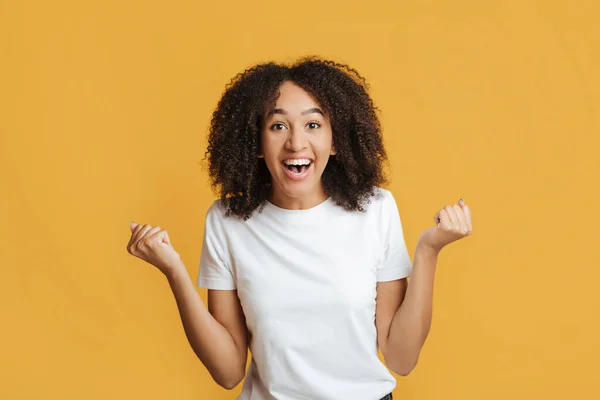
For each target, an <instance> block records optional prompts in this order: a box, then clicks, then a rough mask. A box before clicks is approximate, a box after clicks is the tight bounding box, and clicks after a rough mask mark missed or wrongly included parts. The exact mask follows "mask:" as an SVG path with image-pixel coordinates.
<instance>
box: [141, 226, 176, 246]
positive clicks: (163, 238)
mask: <svg viewBox="0 0 600 400" xmlns="http://www.w3.org/2000/svg"><path fill="white" fill-rule="evenodd" d="M149 235H150V232H148V235H147V236H149ZM152 236H153V237H154V238H160V242H161V243H165V244H166V245H168V246H171V239H170V238H169V234H168V233H167V231H166V230H165V229H160V228H159V230H158V231H155V232H152ZM171 247H173V246H171Z"/></svg>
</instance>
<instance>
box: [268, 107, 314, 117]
mask: <svg viewBox="0 0 600 400" xmlns="http://www.w3.org/2000/svg"><path fill="white" fill-rule="evenodd" d="M314 113H317V114H321V115H323V116H325V115H324V114H323V111H321V110H320V109H318V108H309V109H308V110H305V111H302V113H301V115H307V114H314ZM274 114H283V115H287V111H285V110H284V109H283V108H274V109H272V110H271V111H269V113H268V114H267V118H269V117H270V116H271V115H274Z"/></svg>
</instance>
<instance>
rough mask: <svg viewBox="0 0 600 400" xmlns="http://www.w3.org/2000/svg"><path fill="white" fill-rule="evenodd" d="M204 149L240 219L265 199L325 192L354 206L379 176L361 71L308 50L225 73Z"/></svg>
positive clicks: (297, 203)
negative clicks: (285, 61) (287, 61)
mask: <svg viewBox="0 0 600 400" xmlns="http://www.w3.org/2000/svg"><path fill="white" fill-rule="evenodd" d="M207 155H208V159H209V171H210V176H211V179H212V183H213V185H214V186H215V187H216V188H218V189H219V191H220V197H221V201H222V202H223V204H224V206H225V208H226V209H227V212H228V214H234V215H236V216H238V217H241V218H245V219H248V218H249V217H250V216H251V215H252V213H253V212H254V211H255V210H257V209H260V208H261V207H262V206H264V204H266V203H265V201H266V200H268V201H271V202H273V203H274V204H278V205H280V206H283V207H285V208H294V209H301V208H309V207H311V206H313V205H315V204H318V203H319V202H321V201H323V200H324V199H325V198H328V197H331V198H332V200H333V201H334V202H335V203H336V204H337V205H339V206H341V207H343V208H345V209H346V210H362V209H363V206H364V205H365V204H366V202H367V201H368V199H369V198H370V197H372V196H373V195H374V193H375V192H374V189H375V187H377V186H382V185H383V184H384V183H385V180H384V174H383V170H382V169H383V162H384V161H385V160H386V154H385V150H384V147H383V143H382V138H381V130H380V124H379V119H378V118H377V115H376V110H375V107H374V106H373V101H372V100H371V98H370V96H369V95H368V93H367V83H366V81H365V80H364V78H363V77H361V76H360V75H359V74H358V72H357V71H356V70H354V69H353V68H350V67H349V66H347V65H343V64H338V63H335V62H333V61H328V60H322V59H319V58H316V57H309V58H305V59H301V60H299V61H298V62H296V63H295V64H293V65H291V66H286V65H280V64H276V63H266V64H261V65H257V66H254V67H252V68H249V69H247V70H246V71H244V72H242V73H240V74H238V75H237V76H236V77H235V78H233V80H232V81H231V82H230V83H229V85H228V87H227V89H226V91H225V93H224V94H223V97H222V98H221V100H220V102H219V104H218V106H217V108H216V110H215V112H214V114H213V118H212V121H211V129H210V135H209V146H208V151H207ZM261 158H262V159H261ZM298 160H303V163H302V164H300V161H298ZM306 160H308V161H309V162H308V163H306ZM291 165H306V166H305V167H300V168H299V167H292V166H291Z"/></svg>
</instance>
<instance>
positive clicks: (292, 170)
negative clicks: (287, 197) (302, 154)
mask: <svg viewBox="0 0 600 400" xmlns="http://www.w3.org/2000/svg"><path fill="white" fill-rule="evenodd" d="M282 164H283V167H284V169H285V171H286V173H287V175H288V176H289V177H290V178H292V179H297V178H303V177H305V176H306V174H307V172H308V170H309V169H310V167H311V165H312V164H313V161H312V160H309V159H308V158H303V159H290V160H283V161H282Z"/></svg>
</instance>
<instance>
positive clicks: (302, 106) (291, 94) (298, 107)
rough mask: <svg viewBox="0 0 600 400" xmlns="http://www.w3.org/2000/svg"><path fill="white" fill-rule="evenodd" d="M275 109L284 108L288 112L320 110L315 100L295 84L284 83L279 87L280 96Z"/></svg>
mask: <svg viewBox="0 0 600 400" xmlns="http://www.w3.org/2000/svg"><path fill="white" fill-rule="evenodd" d="M275 108H283V109H285V110H286V111H289V112H294V111H304V110H306V109H308V108H320V106H319V103H318V102H317V100H316V99H315V98H313V97H312V96H311V95H310V94H308V93H307V92H306V90H304V89H302V88H301V87H300V86H298V85H297V84H295V83H294V82H290V81H287V82H284V83H283V84H282V85H281V86H280V87H279V96H278V97H277V99H276V101H275Z"/></svg>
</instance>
